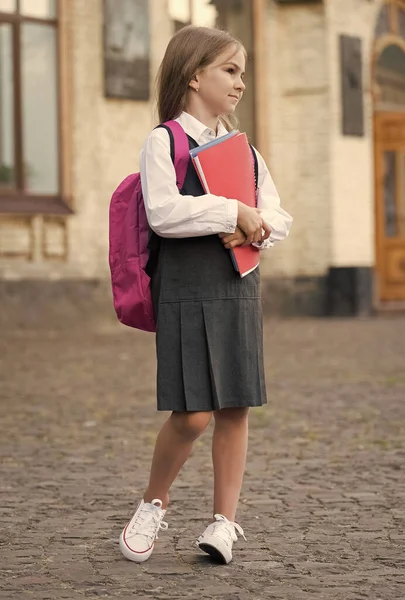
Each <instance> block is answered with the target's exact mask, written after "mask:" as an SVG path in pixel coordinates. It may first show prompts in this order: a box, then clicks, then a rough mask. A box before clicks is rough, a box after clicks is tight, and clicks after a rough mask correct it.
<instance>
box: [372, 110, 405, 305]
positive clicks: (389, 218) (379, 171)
mask: <svg viewBox="0 0 405 600" xmlns="http://www.w3.org/2000/svg"><path fill="white" fill-rule="evenodd" d="M375 177H376V181H375V187H376V233H377V235H376V239H377V272H378V280H379V295H380V300H382V301H390V300H391V301H398V300H403V301H405V112H403V113H400V112H398V113H393V112H392V113H389V112H380V113H378V112H377V113H375Z"/></svg>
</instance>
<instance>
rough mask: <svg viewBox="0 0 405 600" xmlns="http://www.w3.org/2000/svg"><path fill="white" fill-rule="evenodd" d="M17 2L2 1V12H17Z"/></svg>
mask: <svg viewBox="0 0 405 600" xmlns="http://www.w3.org/2000/svg"><path fill="white" fill-rule="evenodd" d="M16 8H17V0H0V12H15V9H16Z"/></svg>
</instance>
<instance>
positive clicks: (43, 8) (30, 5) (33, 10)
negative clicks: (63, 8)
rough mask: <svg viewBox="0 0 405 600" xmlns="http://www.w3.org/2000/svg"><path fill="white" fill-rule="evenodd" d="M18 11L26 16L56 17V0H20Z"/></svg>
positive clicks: (39, 17)
mask: <svg viewBox="0 0 405 600" xmlns="http://www.w3.org/2000/svg"><path fill="white" fill-rule="evenodd" d="M20 13H21V14H22V15H24V16H26V17H37V18H38V19H53V18H55V17H56V0H20Z"/></svg>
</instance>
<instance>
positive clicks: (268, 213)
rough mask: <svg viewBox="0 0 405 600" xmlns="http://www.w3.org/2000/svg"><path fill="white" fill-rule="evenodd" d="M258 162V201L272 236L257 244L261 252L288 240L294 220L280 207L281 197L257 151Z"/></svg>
mask: <svg viewBox="0 0 405 600" xmlns="http://www.w3.org/2000/svg"><path fill="white" fill-rule="evenodd" d="M255 152H256V155H257V162H258V172H259V173H258V199H257V206H258V208H259V209H261V216H262V217H263V220H264V221H266V223H268V225H270V227H271V234H270V237H269V238H268V239H267V240H264V242H262V243H261V244H255V246H257V247H258V248H260V249H261V250H265V249H266V248H270V247H271V246H274V244H275V242H280V241H282V240H283V239H284V238H286V237H287V236H288V234H289V232H290V228H291V224H292V221H293V218H292V216H291V215H290V214H288V212H287V211H285V210H284V209H283V208H281V206H280V197H279V195H278V192H277V190H276V186H275V185H274V182H273V179H272V177H271V175H270V173H269V170H268V168H267V165H266V163H265V162H264V159H263V157H262V156H261V154H260V153H259V152H258V151H257V150H255Z"/></svg>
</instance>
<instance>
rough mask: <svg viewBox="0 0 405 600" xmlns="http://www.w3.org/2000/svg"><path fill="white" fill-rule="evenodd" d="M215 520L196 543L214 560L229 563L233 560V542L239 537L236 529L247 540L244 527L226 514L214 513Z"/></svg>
mask: <svg viewBox="0 0 405 600" xmlns="http://www.w3.org/2000/svg"><path fill="white" fill-rule="evenodd" d="M214 519H215V521H214V522H213V523H211V525H208V527H207V529H206V530H205V531H204V533H203V534H202V535H200V537H199V538H198V540H197V542H196V544H197V546H198V547H199V548H201V550H203V551H204V552H207V554H209V555H210V556H211V557H212V558H213V559H214V560H216V561H218V562H221V563H225V564H228V563H230V562H231V560H232V546H233V542H236V540H237V539H238V537H237V535H236V531H237V532H238V533H239V534H240V535H241V536H242V537H243V539H244V540H245V541H246V538H245V535H244V533H243V529H242V527H241V526H240V525H238V524H237V523H234V522H232V521H228V519H227V518H226V517H224V515H214ZM235 530H236V531H235Z"/></svg>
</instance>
